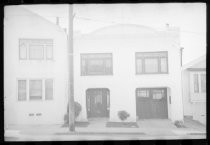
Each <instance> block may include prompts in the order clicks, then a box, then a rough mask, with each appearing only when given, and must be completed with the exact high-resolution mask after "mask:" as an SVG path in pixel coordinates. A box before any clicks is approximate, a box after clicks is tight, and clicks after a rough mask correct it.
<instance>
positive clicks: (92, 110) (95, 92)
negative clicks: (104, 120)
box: [86, 88, 110, 118]
mask: <svg viewBox="0 0 210 145" xmlns="http://www.w3.org/2000/svg"><path fill="white" fill-rule="evenodd" d="M109 97H110V91H109V89H107V88H90V89H87V91H86V107H87V117H88V118H91V117H96V118H98V117H109V105H110V98H109Z"/></svg>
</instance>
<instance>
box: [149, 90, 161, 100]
mask: <svg viewBox="0 0 210 145" xmlns="http://www.w3.org/2000/svg"><path fill="white" fill-rule="evenodd" d="M163 97H164V90H153V91H152V98H153V99H162V98H163Z"/></svg>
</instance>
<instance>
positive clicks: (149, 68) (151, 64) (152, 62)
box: [145, 58, 158, 73]
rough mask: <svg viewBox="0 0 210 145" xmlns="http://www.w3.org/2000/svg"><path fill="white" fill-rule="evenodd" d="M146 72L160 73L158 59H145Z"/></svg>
mask: <svg viewBox="0 0 210 145" xmlns="http://www.w3.org/2000/svg"><path fill="white" fill-rule="evenodd" d="M145 72H146V73H157V72H158V59H156V58H146V59H145Z"/></svg>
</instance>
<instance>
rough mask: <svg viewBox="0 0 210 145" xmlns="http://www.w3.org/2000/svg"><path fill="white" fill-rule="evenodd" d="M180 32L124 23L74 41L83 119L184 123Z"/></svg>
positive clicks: (77, 91) (76, 85) (76, 88)
mask: <svg viewBox="0 0 210 145" xmlns="http://www.w3.org/2000/svg"><path fill="white" fill-rule="evenodd" d="M179 39H180V38H179V29H177V28H170V27H169V28H166V30H164V31H157V30H154V29H152V28H149V27H145V26H140V25H133V24H121V25H114V26H109V27H105V28H101V29H99V30H96V31H94V32H92V33H89V34H86V35H83V36H80V37H77V38H74V43H73V44H74V96H75V100H76V101H77V102H79V103H80V104H81V105H82V112H81V114H80V116H79V118H78V120H80V121H87V120H88V119H89V118H91V117H106V118H109V119H108V120H109V121H120V120H119V118H118V115H117V114H118V111H120V110H125V111H127V112H128V113H129V114H130V117H129V118H128V119H127V120H126V121H132V122H135V121H136V120H137V119H138V118H140V119H147V118H154V119H156V118H163V119H171V120H172V121H176V120H183V104H182V91H181V65H180V40H179Z"/></svg>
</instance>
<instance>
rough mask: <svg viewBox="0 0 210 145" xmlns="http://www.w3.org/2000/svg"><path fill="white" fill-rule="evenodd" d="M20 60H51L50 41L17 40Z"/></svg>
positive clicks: (51, 42)
mask: <svg viewBox="0 0 210 145" xmlns="http://www.w3.org/2000/svg"><path fill="white" fill-rule="evenodd" d="M19 59H20V60H27V59H29V60H44V59H46V60H52V59H53V40H52V39H19Z"/></svg>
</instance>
